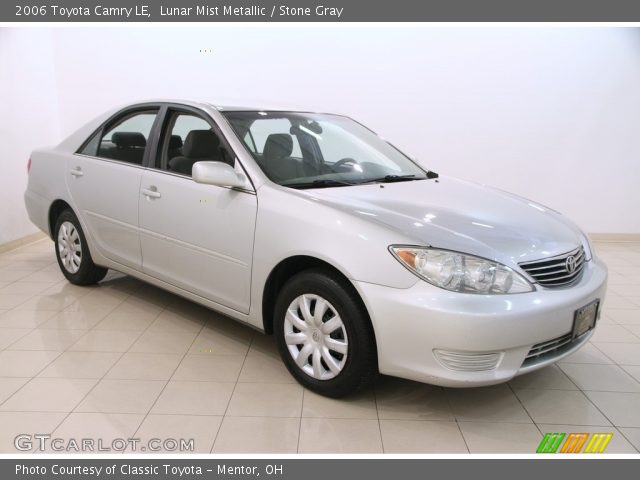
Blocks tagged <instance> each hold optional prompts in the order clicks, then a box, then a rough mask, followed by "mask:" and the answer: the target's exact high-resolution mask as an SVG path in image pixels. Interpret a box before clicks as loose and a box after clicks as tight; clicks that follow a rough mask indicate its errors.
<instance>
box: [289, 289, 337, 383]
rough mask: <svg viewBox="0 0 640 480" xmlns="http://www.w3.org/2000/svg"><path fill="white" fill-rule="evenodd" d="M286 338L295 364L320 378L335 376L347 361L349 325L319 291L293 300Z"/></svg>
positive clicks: (312, 375) (310, 374)
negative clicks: (317, 293) (318, 293)
mask: <svg viewBox="0 0 640 480" xmlns="http://www.w3.org/2000/svg"><path fill="white" fill-rule="evenodd" d="M284 339H285V341H286V343H287V349H288V350H289V353H290V354H291V357H292V358H293V360H294V361H295V362H296V365H298V367H299V368H300V369H301V370H302V371H303V372H305V373H306V374H307V375H309V376H310V377H313V378H315V379H317V380H330V379H332V378H334V377H335V376H336V375H338V374H339V373H340V372H341V371H342V369H343V368H344V365H345V363H346V361H347V353H348V350H349V342H348V338H347V329H346V328H345V326H344V323H343V321H342V319H341V318H340V315H339V314H338V312H337V310H336V309H335V308H334V307H333V305H331V304H330V303H329V302H328V301H327V300H325V299H324V298H322V297H321V296H319V295H314V294H305V295H300V296H299V297H297V298H296V299H294V300H293V302H291V304H290V305H289V308H287V314H286V317H285V319H284Z"/></svg>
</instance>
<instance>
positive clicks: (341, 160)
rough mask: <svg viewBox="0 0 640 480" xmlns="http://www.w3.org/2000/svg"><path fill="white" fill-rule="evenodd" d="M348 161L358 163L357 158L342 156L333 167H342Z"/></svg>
mask: <svg viewBox="0 0 640 480" xmlns="http://www.w3.org/2000/svg"><path fill="white" fill-rule="evenodd" d="M348 163H352V164H353V165H358V161H357V160H355V159H353V158H351V157H346V158H341V159H340V160H338V161H337V162H336V163H334V164H333V165H332V166H331V167H332V168H333V169H334V170H335V169H336V168H340V167H341V166H343V165H347V164H348Z"/></svg>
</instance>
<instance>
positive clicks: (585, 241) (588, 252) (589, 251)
mask: <svg viewBox="0 0 640 480" xmlns="http://www.w3.org/2000/svg"><path fill="white" fill-rule="evenodd" d="M580 237H581V238H580V241H581V242H582V248H584V253H585V260H586V261H587V262H588V261H589V260H591V259H592V258H593V254H594V251H593V247H592V246H591V242H590V241H589V237H588V236H587V234H586V233H584V232H583V231H582V230H581V231H580Z"/></svg>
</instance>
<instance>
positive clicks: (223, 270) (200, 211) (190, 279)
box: [139, 110, 257, 313]
mask: <svg viewBox="0 0 640 480" xmlns="http://www.w3.org/2000/svg"><path fill="white" fill-rule="evenodd" d="M157 150H158V151H157V159H151V161H150V167H151V168H149V169H148V170H145V172H144V174H143V176H142V182H141V185H140V204H139V211H140V239H141V245H142V258H143V261H142V267H143V271H144V272H145V273H147V274H149V275H151V276H153V277H156V278H158V279H160V280H163V281H165V282H167V283H169V284H172V285H175V286H177V287H180V288H183V289H185V290H188V291H190V292H192V293H195V294H197V295H200V296H202V297H204V298H206V299H208V300H211V301H213V302H216V303H219V304H221V305H224V306H226V307H229V308H232V309H234V310H237V311H239V312H242V313H248V312H249V302H250V281H251V261H252V256H253V238H254V229H255V221H256V212H257V197H256V195H255V193H254V192H248V191H241V190H235V189H231V188H225V187H217V186H212V185H201V184H198V183H196V182H194V181H193V180H192V179H191V168H192V166H193V164H194V163H195V162H197V161H203V160H207V161H224V162H228V163H232V164H233V163H234V161H233V160H232V159H233V158H234V156H233V155H231V149H230V147H229V146H228V145H227V144H226V142H225V141H224V138H223V137H222V135H221V134H220V132H219V131H218V129H217V128H216V127H215V125H214V124H213V123H212V122H211V121H209V120H205V119H204V118H202V117H201V116H199V115H197V114H194V113H193V112H190V111H181V110H174V111H172V110H169V111H168V112H167V114H166V117H165V121H164V126H163V131H162V134H161V136H160V140H159V143H158V149H157ZM154 160H155V161H154Z"/></svg>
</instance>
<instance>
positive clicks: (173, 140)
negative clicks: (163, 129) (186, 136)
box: [169, 135, 182, 150]
mask: <svg viewBox="0 0 640 480" xmlns="http://www.w3.org/2000/svg"><path fill="white" fill-rule="evenodd" d="M179 148H182V137H181V136H180V135H171V137H169V150H177V149H179Z"/></svg>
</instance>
